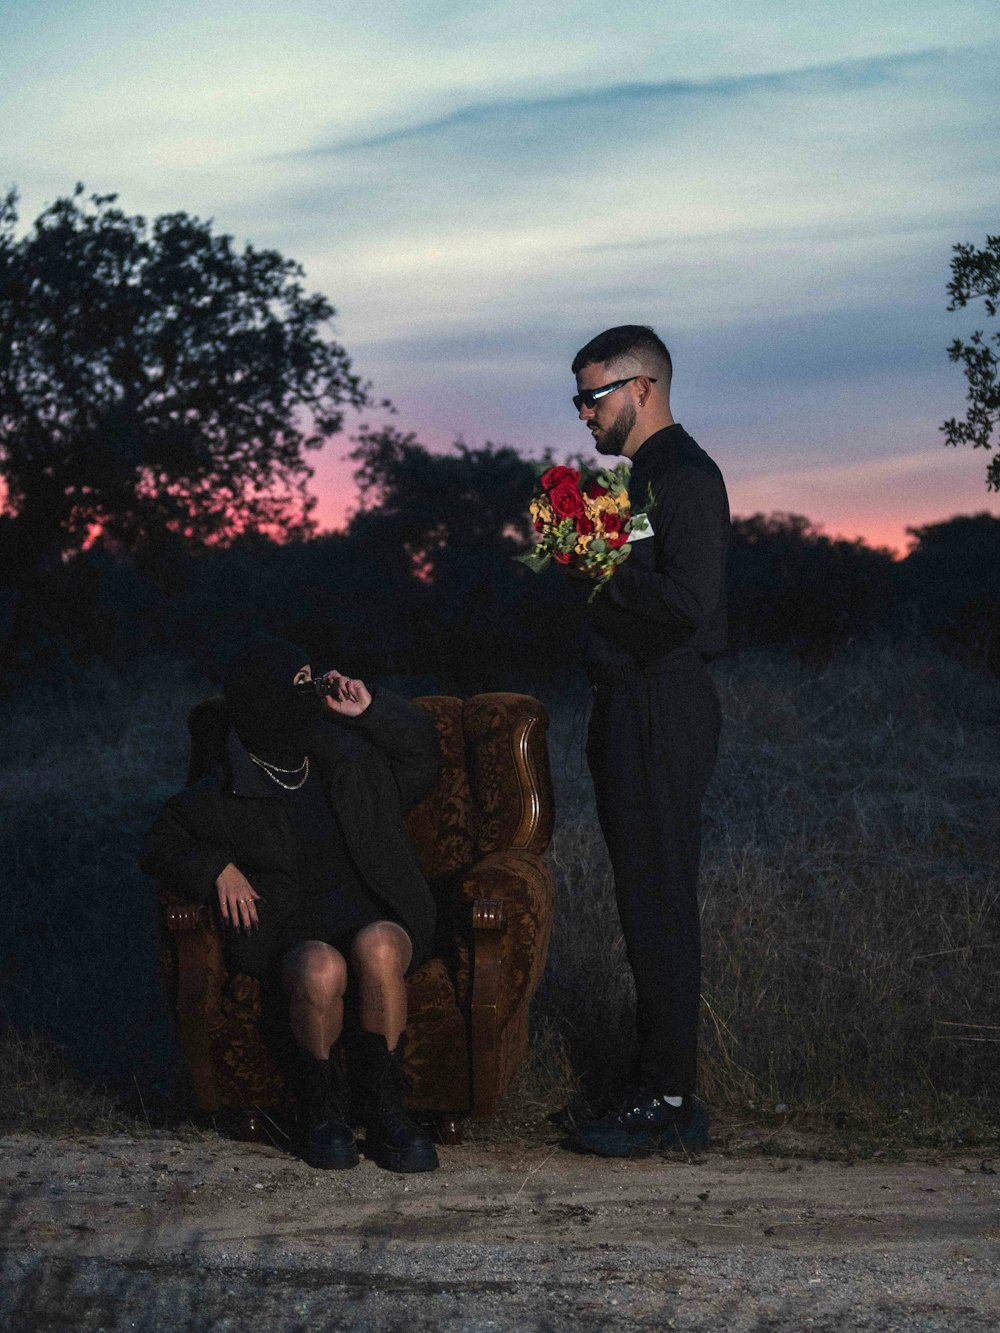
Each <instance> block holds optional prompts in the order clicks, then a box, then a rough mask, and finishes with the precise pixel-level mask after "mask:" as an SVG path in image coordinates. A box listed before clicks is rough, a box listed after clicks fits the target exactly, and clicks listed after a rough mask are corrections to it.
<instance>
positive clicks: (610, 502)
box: [514, 463, 653, 601]
mask: <svg viewBox="0 0 1000 1333" xmlns="http://www.w3.org/2000/svg"><path fill="white" fill-rule="evenodd" d="M628 477H629V468H628V465H627V464H625V463H620V464H619V465H618V466H617V467H615V468H602V469H601V470H600V471H598V472H590V471H589V470H588V469H586V468H584V469H577V468H573V467H566V466H564V465H562V464H558V465H556V466H555V467H550V468H548V469H547V470H546V471H545V472H543V473H542V475H541V476H540V477H539V479H538V486H537V488H536V491H535V494H534V496H533V497H532V500H531V505H530V510H531V518H532V521H533V523H534V527H535V531H536V532H537V533H538V540H537V542H536V544H535V546H534V548H533V549H532V550H530V551H528V552H526V553H525V554H524V555H519V556H515V557H514V558H515V559H516V560H518V561H520V562H521V564H524V565H527V566H528V568H529V569H531V570H534V571H535V573H540V572H541V571H542V570H543V569H545V568H546V566H547V565H548V564H550V563H551V562H552V561H553V560H554V561H555V562H556V563H557V564H560V565H566V566H568V568H569V572H570V573H572V574H576V575H578V576H581V577H585V578H590V579H593V581H594V589H593V592H591V594H590V597H589V599H588V600H589V601H593V599H594V597H596V596H597V594H598V592H600V590H601V588H602V587H603V586H604V584H605V583H606V582H607V581H608V579H609V578H611V576H612V575H613V574H614V572H615V570H616V569H617V568H618V566H619V565H620V564H622V563H623V562H624V561H625V560H627V559H628V557H629V555H630V554H631V547H630V545H629V543H630V542H632V541H635V540H637V539H638V538H640V537H648V536H651V535H652V531H653V529H652V525H651V524H650V522H649V519H648V518H647V516H646V514H644V513H633V511H632V507H631V504H630V501H629V494H628ZM649 503H650V505H651V504H652V495H650V497H649Z"/></svg>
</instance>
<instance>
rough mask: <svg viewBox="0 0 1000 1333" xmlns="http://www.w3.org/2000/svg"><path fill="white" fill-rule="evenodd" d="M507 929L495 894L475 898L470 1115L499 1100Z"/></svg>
mask: <svg viewBox="0 0 1000 1333" xmlns="http://www.w3.org/2000/svg"><path fill="white" fill-rule="evenodd" d="M506 929H507V926H506V922H505V920H504V905H503V903H502V902H501V901H500V900H499V899H495V898H478V899H476V901H475V902H474V903H473V904H472V931H473V971H472V1012H471V1014H470V1022H469V1027H470V1033H469V1036H470V1042H469V1045H470V1047H471V1054H472V1113H473V1115H489V1114H490V1113H491V1112H492V1111H494V1110H495V1109H496V1106H497V1103H498V1102H499V1100H500V1089H499V1086H498V1078H499V1072H500V1071H499V1055H500V985H501V980H502V978H501V969H500V961H501V959H500V952H501V938H502V936H503V934H504V932H505V931H506Z"/></svg>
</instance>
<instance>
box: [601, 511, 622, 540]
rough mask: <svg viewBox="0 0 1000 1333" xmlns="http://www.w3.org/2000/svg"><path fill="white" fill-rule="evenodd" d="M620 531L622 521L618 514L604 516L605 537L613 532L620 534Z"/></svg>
mask: <svg viewBox="0 0 1000 1333" xmlns="http://www.w3.org/2000/svg"><path fill="white" fill-rule="evenodd" d="M621 530H622V520H621V516H620V515H619V514H605V515H604V531H605V533H606V534H607V536H609V537H610V536H611V534H612V533H613V532H621Z"/></svg>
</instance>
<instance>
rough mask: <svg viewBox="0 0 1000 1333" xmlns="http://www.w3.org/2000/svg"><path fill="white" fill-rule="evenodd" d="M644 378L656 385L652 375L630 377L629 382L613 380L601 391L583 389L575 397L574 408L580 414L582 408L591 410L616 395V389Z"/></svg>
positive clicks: (603, 385) (601, 388) (602, 387)
mask: <svg viewBox="0 0 1000 1333" xmlns="http://www.w3.org/2000/svg"><path fill="white" fill-rule="evenodd" d="M643 378H645V379H648V380H649V382H650V384H655V383H656V380H655V379H653V377H652V375H646V376H642V375H629V377H628V379H627V380H612V381H611V383H610V384H602V385H601V387H600V388H599V389H581V390H580V392H579V393H575V394H574V395H573V406H574V407H575V408H576V410H577V411H578V412H579V410H580V408H581V407H586V408H591V407H593V406H594V404H595V403H598V402H600V400H601V399H602V398H607V396H608V394H609V393H614V391H615V390H616V389H620V388H621V387H622V385H623V384H631V383H632V381H633V380H638V379H643Z"/></svg>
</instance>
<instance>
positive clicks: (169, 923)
mask: <svg viewBox="0 0 1000 1333" xmlns="http://www.w3.org/2000/svg"><path fill="white" fill-rule="evenodd" d="M163 916H164V921H165V923H166V927H167V930H169V931H171V932H175V933H176V932H177V931H182V930H201V929H203V928H204V929H206V930H211V928H212V926H213V924H214V921H213V918H212V909H211V908H210V907H207V906H206V905H205V904H204V903H171V904H170V905H169V906H168V907H167V908H166V909H165V910H164V914H163Z"/></svg>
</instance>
